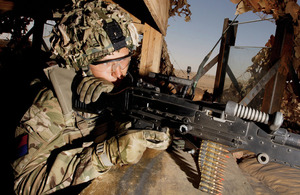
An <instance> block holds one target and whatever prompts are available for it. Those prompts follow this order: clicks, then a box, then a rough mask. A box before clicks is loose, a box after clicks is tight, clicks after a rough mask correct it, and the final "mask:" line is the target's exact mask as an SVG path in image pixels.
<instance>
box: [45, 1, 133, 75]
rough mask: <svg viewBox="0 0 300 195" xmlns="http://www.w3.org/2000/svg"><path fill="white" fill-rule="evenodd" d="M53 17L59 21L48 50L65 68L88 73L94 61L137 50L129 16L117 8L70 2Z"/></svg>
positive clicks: (114, 5)
mask: <svg viewBox="0 0 300 195" xmlns="http://www.w3.org/2000/svg"><path fill="white" fill-rule="evenodd" d="M53 17H54V18H56V19H58V20H59V21H58V22H57V24H56V25H55V27H54V28H53V30H52V33H51V37H50V43H51V48H52V52H53V54H54V56H56V57H57V56H59V57H61V58H62V59H64V64H63V65H62V66H64V67H68V66H72V67H74V68H75V70H76V71H78V70H80V69H82V70H84V71H88V69H89V68H88V65H89V64H90V63H91V62H93V61H94V60H99V59H101V58H103V57H104V56H106V55H109V54H111V53H113V52H114V51H117V50H119V49H121V48H123V47H127V48H128V49H129V50H133V49H134V48H135V47H136V46H138V40H139V36H138V33H137V30H136V28H135V26H134V25H133V23H132V19H131V17H130V15H129V14H128V13H126V12H124V11H122V10H121V8H120V7H119V6H118V5H116V4H107V3H105V2H104V1H102V0H94V1H88V0H73V4H72V5H71V6H69V7H66V8H65V9H64V10H63V11H60V12H55V13H54V14H53Z"/></svg>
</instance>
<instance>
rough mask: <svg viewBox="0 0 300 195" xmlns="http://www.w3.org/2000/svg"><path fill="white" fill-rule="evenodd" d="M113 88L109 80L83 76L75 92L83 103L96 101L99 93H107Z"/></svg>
mask: <svg viewBox="0 0 300 195" xmlns="http://www.w3.org/2000/svg"><path fill="white" fill-rule="evenodd" d="M113 88H114V84H112V83H111V82H109V81H107V80H104V79H101V78H96V77H84V78H83V79H82V81H81V82H80V84H79V85H78V87H77V94H78V95H79V96H80V98H79V100H80V101H81V102H84V103H85V104H89V103H91V102H95V101H97V99H98V98H99V97H100V95H101V93H103V92H106V93H109V92H111V91H112V89H113Z"/></svg>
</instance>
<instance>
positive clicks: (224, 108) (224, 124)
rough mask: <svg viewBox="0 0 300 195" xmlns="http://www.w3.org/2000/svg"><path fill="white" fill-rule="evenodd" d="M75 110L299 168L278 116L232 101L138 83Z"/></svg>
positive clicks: (297, 152) (297, 153) (297, 139)
mask: <svg viewBox="0 0 300 195" xmlns="http://www.w3.org/2000/svg"><path fill="white" fill-rule="evenodd" d="M158 76H159V75H158ZM152 77H153V76H152ZM164 79H169V80H172V79H173V80H174V78H172V77H171V79H170V78H169V77H164ZM173 82H175V83H177V84H183V85H185V84H186V82H187V80H186V79H180V78H176V79H175V81H173ZM188 84H189V83H188ZM73 108H74V109H75V110H78V111H85V112H90V113H97V114H103V113H105V112H110V113H111V114H112V115H113V116H114V117H115V118H117V119H120V120H124V121H131V122H132V128H133V129H152V130H158V131H163V130H164V128H163V127H169V128H172V129H174V130H175V134H176V135H178V137H182V138H183V140H184V141H185V142H190V143H192V145H193V147H194V150H197V149H199V147H200V146H199V144H198V145H197V144H194V141H193V140H194V139H193V138H195V137H196V138H200V139H201V140H211V141H213V142H216V143H220V144H223V145H226V146H228V148H229V149H228V150H233V149H241V150H249V151H252V152H254V153H255V154H256V155H257V159H258V162H260V163H262V164H266V163H268V162H276V163H281V164H284V165H288V166H291V167H294V168H298V169H299V168H300V161H299V159H300V135H298V134H294V133H290V132H288V131H287V130H286V129H284V128H280V126H281V124H282V122H283V116H282V114H281V113H280V112H277V113H274V114H272V115H269V114H266V113H263V112H261V111H258V110H254V109H252V108H248V107H245V106H242V105H239V104H237V103H235V102H231V101H229V102H228V103H227V104H226V105H224V104H218V103H209V102H204V101H197V102H195V101H191V100H189V99H186V98H182V97H178V96H177V95H170V94H166V93H161V92H160V88H159V87H157V86H154V85H152V84H149V83H146V82H143V81H142V80H140V81H139V82H138V83H137V85H136V86H133V87H127V88H125V89H123V90H121V91H119V92H116V93H108V94H102V95H101V96H100V98H99V100H98V101H97V102H94V103H91V104H84V103H82V102H80V101H79V100H78V99H77V98H76V97H75V98H73ZM185 145H187V144H185ZM181 147H183V145H182V146H181ZM182 149H184V148H182ZM198 151H199V150H198Z"/></svg>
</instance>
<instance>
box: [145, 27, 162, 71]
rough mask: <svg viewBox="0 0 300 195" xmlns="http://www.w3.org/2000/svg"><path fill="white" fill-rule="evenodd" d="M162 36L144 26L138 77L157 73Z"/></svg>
mask: <svg viewBox="0 0 300 195" xmlns="http://www.w3.org/2000/svg"><path fill="white" fill-rule="evenodd" d="M162 43H163V36H162V34H161V33H160V32H158V31H157V30H155V29H154V28H152V27H151V26H150V25H148V24H145V27H144V37H143V43H142V44H143V46H142V52H141V62H140V75H142V76H146V75H148V73H149V72H155V73H159V67H160V59H161V52H162Z"/></svg>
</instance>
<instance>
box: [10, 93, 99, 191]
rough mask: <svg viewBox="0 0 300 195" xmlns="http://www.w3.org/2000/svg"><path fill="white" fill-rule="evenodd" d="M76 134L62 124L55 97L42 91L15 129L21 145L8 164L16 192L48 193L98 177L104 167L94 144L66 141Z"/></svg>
mask: <svg viewBox="0 0 300 195" xmlns="http://www.w3.org/2000/svg"><path fill="white" fill-rule="evenodd" d="M80 135H81V134H80V131H79V130H78V129H76V128H75V127H73V128H72V127H66V126H65V125H64V119H63V117H62V113H61V110H60V107H59V104H58V102H57V99H56V98H55V97H53V93H52V92H51V91H50V92H49V91H44V92H43V94H42V95H41V99H39V100H38V101H36V102H35V104H34V105H33V106H31V108H30V109H29V110H28V111H27V112H26V113H25V115H24V117H23V118H22V120H21V124H20V126H19V127H18V128H17V130H16V137H19V138H20V137H21V139H20V140H21V142H20V144H19V146H20V148H22V149H20V150H19V151H18V149H17V152H18V153H17V154H16V155H17V156H18V158H17V160H15V161H14V163H13V164H12V166H13V168H14V170H15V185H14V189H15V192H16V194H41V193H51V192H55V191H57V190H59V189H63V188H65V187H67V186H71V185H77V184H80V183H83V182H87V181H89V180H91V179H93V178H95V177H98V176H99V175H100V174H101V173H102V172H103V171H104V170H103V169H101V167H99V158H98V156H97V154H96V150H95V147H93V146H90V147H86V148H83V147H82V144H80V142H78V143H79V144H78V143H77V142H70V140H74V139H75V138H78V139H80Z"/></svg>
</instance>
